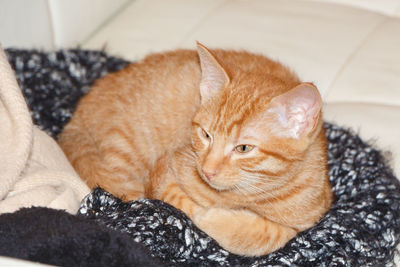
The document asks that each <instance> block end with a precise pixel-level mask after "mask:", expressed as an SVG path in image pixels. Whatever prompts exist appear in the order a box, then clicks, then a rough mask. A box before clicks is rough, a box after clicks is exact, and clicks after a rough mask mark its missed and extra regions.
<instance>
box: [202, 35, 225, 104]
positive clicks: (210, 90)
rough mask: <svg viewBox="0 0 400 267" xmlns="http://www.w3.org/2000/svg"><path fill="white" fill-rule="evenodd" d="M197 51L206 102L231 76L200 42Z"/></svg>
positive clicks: (203, 99) (203, 97)
mask: <svg viewBox="0 0 400 267" xmlns="http://www.w3.org/2000/svg"><path fill="white" fill-rule="evenodd" d="M197 53H198V54H199V58H200V67H201V82H200V95H201V102H202V103H204V102H206V101H207V100H208V99H210V98H211V97H212V96H213V95H214V94H215V93H217V92H218V91H219V90H221V89H222V88H223V87H224V86H226V85H227V84H228V83H229V76H228V74H227V73H226V71H225V70H224V68H223V67H222V66H221V65H220V64H219V63H218V61H217V60H216V59H215V57H214V56H213V55H212V54H211V52H210V51H209V50H208V49H207V48H206V47H205V46H204V45H202V44H200V43H199V42H197Z"/></svg>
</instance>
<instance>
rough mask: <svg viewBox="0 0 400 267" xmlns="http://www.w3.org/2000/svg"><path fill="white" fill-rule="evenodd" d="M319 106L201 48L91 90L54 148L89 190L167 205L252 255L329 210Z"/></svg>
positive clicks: (151, 62) (168, 55)
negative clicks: (59, 151) (103, 191)
mask: <svg viewBox="0 0 400 267" xmlns="http://www.w3.org/2000/svg"><path fill="white" fill-rule="evenodd" d="M321 106H322V100H321V96H320V94H319V92H318V89H317V88H316V87H315V86H314V85H313V84H312V83H302V82H300V80H299V78H298V77H297V76H296V75H295V74H294V73H293V72H292V71H290V70H289V69H288V68H287V67H285V66H283V65H282V64H280V63H278V62H275V61H273V60H271V59H268V58H267V57H265V56H262V55H258V54H252V53H249V52H245V51H231V50H218V49H216V50H210V49H208V48H206V47H205V46H204V45H202V44H200V43H197V51H195V50H175V51H170V52H164V53H156V54H152V55H149V56H147V57H145V58H144V59H143V60H142V61H140V62H137V63H132V64H130V65H129V66H127V67H126V68H124V69H123V70H121V71H119V72H116V73H112V74H109V75H106V76H105V77H103V78H101V79H100V80H98V81H97V82H96V83H95V84H94V86H93V87H92V89H91V90H90V91H89V93H88V94H87V95H86V96H84V97H83V98H82V99H81V101H80V102H79V104H78V106H77V108H76V111H75V113H74V115H73V117H72V119H71V121H70V122H69V123H68V124H67V125H66V127H65V128H64V130H63V132H62V133H61V135H60V137H59V144H60V146H61V148H62V149H63V150H64V152H65V154H66V156H67V157H68V159H69V160H70V162H71V163H72V165H73V166H74V168H75V169H76V171H77V172H78V174H79V175H80V177H81V178H82V179H83V180H85V182H86V183H87V184H88V186H89V187H91V188H93V187H96V186H100V187H102V188H104V189H105V190H107V191H108V192H110V193H112V194H114V195H115V196H118V197H120V198H122V199H123V200H125V201H130V200H136V199H138V198H143V197H147V198H156V199H160V200H163V201H165V202H167V203H170V204H171V205H173V206H175V207H176V208H178V209H180V210H182V211H183V212H184V213H186V215H188V216H189V218H191V219H192V220H193V222H194V223H195V224H196V225H197V226H198V227H199V228H200V229H201V230H203V231H204V232H206V233H207V234H209V235H210V236H211V237H213V238H214V239H215V240H216V241H217V242H218V243H219V244H220V245H221V246H222V247H223V248H225V249H227V250H228V251H230V252H232V253H236V254H240V255H246V256H258V255H264V254H267V253H270V252H272V251H274V250H276V249H278V248H280V247H282V246H284V245H285V244H286V243H287V242H288V241H289V240H290V239H292V238H293V237H295V236H296V234H297V233H298V232H300V231H303V230H305V229H307V228H309V227H311V226H313V225H314V224H315V223H316V222H318V220H319V219H320V218H321V217H322V216H323V214H324V213H326V211H327V210H328V209H329V208H330V205H331V203H332V201H333V195H332V191H331V186H330V183H329V180H328V175H327V158H326V140H325V136H324V129H323V121H322V112H321Z"/></svg>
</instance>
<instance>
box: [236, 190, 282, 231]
mask: <svg viewBox="0 0 400 267" xmlns="http://www.w3.org/2000/svg"><path fill="white" fill-rule="evenodd" d="M246 186H249V188H248V187H242V188H243V189H245V190H248V189H250V188H251V190H248V191H249V192H250V191H252V190H258V191H259V192H261V193H262V194H265V195H267V196H269V197H270V198H276V197H274V196H272V195H271V193H269V192H267V191H265V190H263V189H261V188H258V187H255V186H254V185H252V184H247V185H246ZM264 200H265V201H266V202H267V203H269V206H270V207H272V209H274V211H275V213H276V214H277V215H278V216H279V218H280V219H281V220H282V221H283V222H284V223H288V221H287V219H286V217H284V216H283V215H282V214H281V213H280V212H279V211H278V209H277V208H276V207H275V206H274V205H271V203H270V202H269V201H268V199H264Z"/></svg>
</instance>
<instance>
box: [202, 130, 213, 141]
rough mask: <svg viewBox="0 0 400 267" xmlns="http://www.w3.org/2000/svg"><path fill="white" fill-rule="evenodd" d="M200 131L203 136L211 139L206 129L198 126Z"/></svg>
mask: <svg viewBox="0 0 400 267" xmlns="http://www.w3.org/2000/svg"><path fill="white" fill-rule="evenodd" d="M200 131H201V135H202V136H203V137H204V138H206V139H208V140H209V139H211V136H210V134H209V133H207V131H206V130H204V129H202V128H200Z"/></svg>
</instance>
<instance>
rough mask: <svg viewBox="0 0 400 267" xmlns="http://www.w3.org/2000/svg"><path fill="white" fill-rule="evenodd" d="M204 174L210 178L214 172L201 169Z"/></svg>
mask: <svg viewBox="0 0 400 267" xmlns="http://www.w3.org/2000/svg"><path fill="white" fill-rule="evenodd" d="M203 173H204V175H205V176H206V177H207V179H208V180H211V178H213V176H214V175H215V172H208V171H204V170H203Z"/></svg>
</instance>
